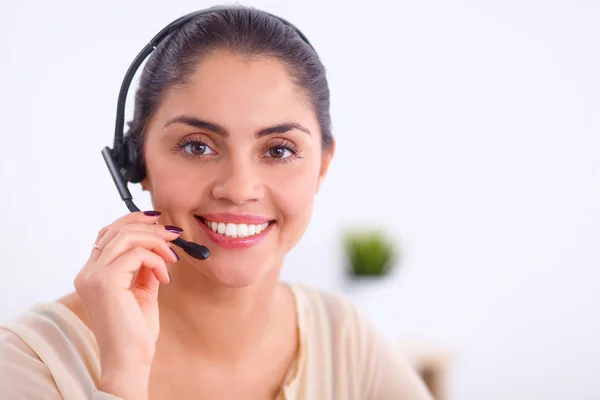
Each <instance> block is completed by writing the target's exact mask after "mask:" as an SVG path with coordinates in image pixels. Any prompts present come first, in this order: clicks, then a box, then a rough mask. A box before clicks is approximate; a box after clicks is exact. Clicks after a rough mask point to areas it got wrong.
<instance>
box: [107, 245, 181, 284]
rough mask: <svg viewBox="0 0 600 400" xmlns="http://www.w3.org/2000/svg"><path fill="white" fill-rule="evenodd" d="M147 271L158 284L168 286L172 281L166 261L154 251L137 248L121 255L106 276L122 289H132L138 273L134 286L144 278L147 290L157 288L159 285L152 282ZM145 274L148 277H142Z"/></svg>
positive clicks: (110, 266) (108, 269)
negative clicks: (134, 277)
mask: <svg viewBox="0 0 600 400" xmlns="http://www.w3.org/2000/svg"><path fill="white" fill-rule="evenodd" d="M145 271H148V272H149V273H150V274H151V275H152V276H153V277H154V279H156V280H157V281H158V282H162V283H165V284H168V283H169V282H170V281H171V278H170V277H169V271H168V269H167V264H166V262H165V260H164V259H163V258H162V257H161V256H159V255H158V254H156V253H154V252H153V251H150V250H148V249H144V248H141V247H136V248H134V249H132V250H130V251H128V252H126V253H125V254H123V255H121V256H120V257H119V258H117V259H116V260H115V261H114V262H113V263H112V264H111V265H109V268H106V269H105V274H107V275H108V276H107V278H106V279H107V280H108V281H109V282H114V283H115V284H117V285H118V286H119V287H122V288H131V287H132V283H131V282H132V280H133V276H134V275H135V274H136V273H137V277H136V279H135V280H134V285H135V284H136V283H137V282H138V281H139V280H140V277H143V278H144V281H145V284H146V285H147V288H149V289H152V288H155V287H157V284H155V283H152V282H151V278H150V277H149V276H148V275H147V274H146V272H145ZM144 274H146V275H145V276H141V275H144Z"/></svg>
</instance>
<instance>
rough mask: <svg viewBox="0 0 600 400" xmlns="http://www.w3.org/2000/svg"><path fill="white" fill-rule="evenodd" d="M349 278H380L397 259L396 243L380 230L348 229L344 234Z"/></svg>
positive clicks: (388, 271)
mask: <svg viewBox="0 0 600 400" xmlns="http://www.w3.org/2000/svg"><path fill="white" fill-rule="evenodd" d="M344 249H345V253H346V256H347V263H348V265H347V266H348V268H347V272H348V274H349V275H350V277H351V278H377V277H379V278H381V277H384V276H386V275H388V274H389V273H390V272H391V271H392V269H393V267H394V266H395V265H396V263H397V261H398V249H397V245H396V244H395V243H394V242H393V241H392V240H391V239H390V238H389V237H388V236H387V235H386V234H384V233H383V232H382V231H381V230H373V229H371V230H351V231H350V230H348V231H346V233H345V235H344Z"/></svg>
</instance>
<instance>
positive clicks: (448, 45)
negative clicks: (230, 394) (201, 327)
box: [0, 0, 600, 400]
mask: <svg viewBox="0 0 600 400" xmlns="http://www.w3.org/2000/svg"><path fill="white" fill-rule="evenodd" d="M86 3H88V2H86ZM168 3H171V2H150V1H129V2H126V4H125V2H116V1H102V2H96V5H95V6H85V7H84V6H82V5H81V4H82V3H81V2H79V1H71V2H67V1H52V2H45V1H37V2H34V1H31V2H17V1H14V0H11V1H9V2H6V0H5V1H4V2H3V4H2V5H1V6H0V49H1V50H0V51H1V53H0V54H1V60H2V62H0V113H1V118H0V134H1V135H2V136H1V138H2V139H1V140H2V142H1V146H0V165H1V169H0V171H1V174H0V188H1V190H2V195H1V196H0V210H2V213H3V217H4V218H3V224H2V242H1V243H2V245H1V249H2V253H3V254H4V260H3V262H2V263H1V264H0V274H1V275H0V276H1V278H0V300H1V303H0V320H1V321H4V320H6V319H8V318H10V317H11V316H13V315H15V314H16V313H18V312H19V311H20V310H23V309H24V308H25V307H28V306H29V305H31V304H32V303H35V302H38V301H46V300H52V299H55V298H56V297H58V296H60V295H62V294H64V293H65V292H67V291H69V290H71V287H72V279H73V277H74V275H75V274H76V272H77V271H78V270H79V268H80V267H81V266H82V265H83V263H84V262H85V259H86V258H87V255H88V252H89V251H90V246H91V244H92V243H93V240H94V238H95V235H96V232H97V230H98V229H99V228H100V227H101V226H103V225H104V224H107V223H109V222H110V221H112V220H114V219H115V218H116V217H118V216H119V215H122V214H123V213H124V212H125V208H124V206H123V204H122V203H121V202H120V200H119V198H118V196H117V193H116V191H115V189H114V187H113V183H112V181H111V179H110V177H109V175H108V173H107V171H106V170H105V166H104V162H103V160H102V158H101V156H100V150H101V148H102V147H103V146H105V145H107V144H110V143H111V140H112V136H111V135H112V131H113V124H114V110H115V107H116V103H115V102H116V97H117V92H118V89H119V85H120V82H121V79H122V76H123V74H124V72H125V70H126V68H127V67H128V65H129V63H130V62H131V60H132V59H133V57H134V55H135V54H137V52H138V51H139V50H140V49H141V47H142V46H143V44H144V43H145V42H146V41H147V40H149V39H150V37H152V36H153V35H154V34H155V33H156V32H157V31H158V29H159V28H161V27H162V26H163V25H165V24H167V23H168V22H170V21H171V20H173V19H175V18H177V17H179V16H180V15H182V14H184V13H187V12H189V11H192V10H195V9H198V8H202V7H204V6H207V5H212V3H210V2H207V1H179V2H177V3H176V4H175V5H168ZM319 3H320V1H316V0H315V1H311V2H307V1H285V2H284V1H279V2H275V1H270V2H269V1H253V2H250V1H247V2H245V3H244V4H251V5H255V6H258V7H263V8H265V9H267V10H268V11H271V12H274V13H277V14H280V15H281V16H284V17H286V18H288V19H290V20H291V21H292V22H294V23H295V24H297V25H298V26H299V27H300V28H301V29H302V30H303V31H304V32H305V33H306V34H307V35H308V37H309V38H310V40H311V41H312V42H313V44H314V45H315V47H316V48H317V49H318V51H319V53H320V54H321V56H322V58H323V61H324V63H325V64H326V66H327V67H328V70H329V79H330V85H331V90H332V105H333V110H332V112H333V118H334V125H335V126H334V128H335V134H336V136H337V139H338V149H337V150H338V151H337V155H336V159H335V162H334V164H333V166H332V169H331V172H330V175H329V177H328V181H327V183H326V185H325V186H324V188H323V190H322V191H321V193H320V194H319V196H318V201H317V208H316V211H315V218H314V221H313V223H312V225H311V227H310V228H309V231H308V232H307V234H306V236H305V238H304V239H303V240H302V242H301V243H300V245H299V246H298V248H297V249H296V250H295V251H294V252H293V254H291V255H290V256H289V259H288V261H287V267H286V269H285V271H284V278H285V279H288V280H293V281H296V280H301V281H305V282H309V283H312V284H314V285H316V286H318V287H321V288H325V289H333V290H338V289H340V288H341V285H342V259H341V255H340V251H339V246H338V245H339V236H338V233H339V231H340V229H341V228H342V227H343V226H346V225H348V224H355V223H359V222H362V223H382V224H385V225H386V226H387V227H388V228H389V229H391V230H393V231H395V232H396V233H397V237H398V240H399V241H400V242H401V243H402V245H403V248H404V249H405V251H406V254H405V258H404V262H403V264H402V266H401V267H402V269H401V270H399V271H398V274H397V275H396V276H395V277H394V278H393V280H392V281H390V282H389V283H388V285H387V287H386V288H385V289H383V290H381V291H380V292H379V293H377V294H376V295H375V298H372V301H375V302H377V301H379V302H381V303H375V305H374V306H372V307H371V306H370V307H369V310H370V311H371V312H372V315H371V316H372V318H373V319H374V320H375V321H376V322H377V323H378V324H379V325H380V326H381V328H382V330H384V331H385V332H386V333H387V334H389V335H392V336H394V337H397V339H398V340H399V341H402V342H406V341H419V342H423V343H426V344H427V345H432V346H439V347H441V348H443V349H447V350H449V351H451V352H452V353H453V355H454V364H452V376H451V380H450V391H451V397H450V399H452V400H458V399H460V400H470V399H472V400H476V399H508V398H510V399H515V400H520V399H523V400H525V399H532V398H536V399H542V398H543V399H564V398H572V399H581V400H584V399H593V398H594V399H597V398H600V380H599V379H597V372H596V373H594V372H595V371H593V368H594V367H595V368H596V371H597V370H599V369H600V368H598V367H599V366H600V361H599V360H600V344H599V341H598V337H600V312H599V311H598V304H599V303H600V294H599V293H600V272H599V271H600V207H599V206H598V204H600V186H599V184H600V157H599V154H598V151H599V150H600V131H599V129H600V46H599V44H600V23H598V21H599V20H600V5H599V3H597V2H594V1H592V0H590V1H573V0H561V1H558V0H557V1H546V2H541V1H538V2H521V1H496V2H481V1H480V2H475V1H473V2H453V4H450V2H445V1H441V0H438V1H428V2H403V3H401V4H399V3H398V2H391V1H390V2H388V3H387V4H386V3H384V2H381V1H369V2H368V3H364V4H362V5H358V4H357V5H349V4H347V3H346V2H344V3H341V2H339V3H336V2H328V3H327V4H321V5H319ZM526 3H528V4H526ZM367 5H368V6H369V8H368V9H365V8H364V7H366V6H367ZM133 193H134V196H135V197H136V199H137V200H138V201H139V202H140V203H141V205H142V206H144V207H148V206H149V201H148V199H147V198H146V197H145V195H144V194H142V193H141V192H140V191H139V190H138V189H137V188H136V189H134V190H133ZM377 304H382V306H384V307H385V308H378V307H377ZM392 313H393V314H392Z"/></svg>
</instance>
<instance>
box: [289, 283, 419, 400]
mask: <svg viewBox="0 0 600 400" xmlns="http://www.w3.org/2000/svg"><path fill="white" fill-rule="evenodd" d="M293 290H294V292H295V294H296V297H297V298H298V302H299V304H298V308H299V313H300V318H302V319H303V320H304V324H305V327H304V329H305V331H306V332H305V340H306V342H307V343H306V348H307V349H306V350H307V351H306V353H307V359H308V358H310V357H311V351H310V348H313V349H315V351H314V352H312V356H313V358H314V359H315V360H317V362H318V363H319V365H320V366H321V367H322V366H323V365H324V364H326V362H325V360H324V359H328V360H329V362H330V365H329V369H330V376H331V379H332V380H333V381H334V382H333V385H334V387H335V392H336V393H338V394H339V393H343V394H344V398H348V399H358V398H377V399H382V400H383V399H411V400H429V399H431V397H430V394H429V393H428V391H427V389H426V387H425V385H424V383H423V382H422V381H421V379H420V378H419V376H418V374H417V373H416V371H415V370H414V369H413V368H412V367H411V366H410V365H409V364H408V362H407V361H406V359H405V357H403V355H402V354H401V353H400V351H399V348H398V346H396V345H394V344H393V343H391V342H390V341H389V340H388V339H387V338H385V337H384V335H383V334H381V333H380V332H379V331H378V330H377V328H376V327H375V326H374V325H373V324H372V322H371V321H370V320H369V318H368V317H367V316H365V315H363V314H362V313H361V312H359V311H358V309H357V308H356V307H355V305H354V303H353V302H352V301H351V300H350V299H349V298H347V297H346V296H344V295H343V294H341V293H332V292H324V291H320V290H318V289H315V288H312V287H310V286H305V285H295V286H294V287H293ZM307 362H309V363H310V360H307ZM326 368H327V367H326Z"/></svg>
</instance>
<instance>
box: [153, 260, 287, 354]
mask: <svg viewBox="0 0 600 400" xmlns="http://www.w3.org/2000/svg"><path fill="white" fill-rule="evenodd" d="M172 271H173V272H172V273H171V275H172V277H173V282H172V283H171V284H170V285H164V286H162V287H161V290H160V292H159V298H158V301H159V308H160V332H161V333H160V338H159V341H158V343H157V356H159V355H160V353H161V350H165V352H164V354H171V355H176V354H190V355H193V354H196V355H198V356H200V357H201V358H202V359H206V360H211V362H213V363H215V362H217V363H219V364H221V363H224V364H231V363H237V362H239V360H242V359H247V358H248V357H251V356H252V355H253V354H257V353H260V350H261V348H263V347H264V346H266V345H267V343H269V341H271V342H273V341H277V336H278V333H277V332H278V331H280V332H279V333H283V332H281V330H285V329H286V328H285V326H286V324H287V323H289V316H290V313H289V307H286V306H285V305H289V301H288V300H289V297H290V296H289V295H288V296H286V293H285V292H286V288H285V287H284V286H283V285H281V284H280V283H279V270H278V269H277V268H274V269H273V271H272V272H270V273H269V274H267V275H266V276H264V277H263V278H262V279H261V280H260V281H258V282H256V283H255V284H252V285H250V286H247V287H243V288H226V287H223V286H219V285H216V284H215V283H214V282H212V281H211V280H210V279H209V278H208V277H206V276H205V275H204V274H201V273H200V272H198V270H197V269H196V268H194V267H193V266H191V265H190V266H187V265H181V264H177V266H173V268H172ZM184 271H186V272H184ZM286 297H287V298H288V299H286ZM292 301H293V299H292ZM285 314H287V315H285ZM291 314H292V315H293V316H294V327H295V313H291ZM284 321H285V322H284ZM288 325H289V324H288Z"/></svg>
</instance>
